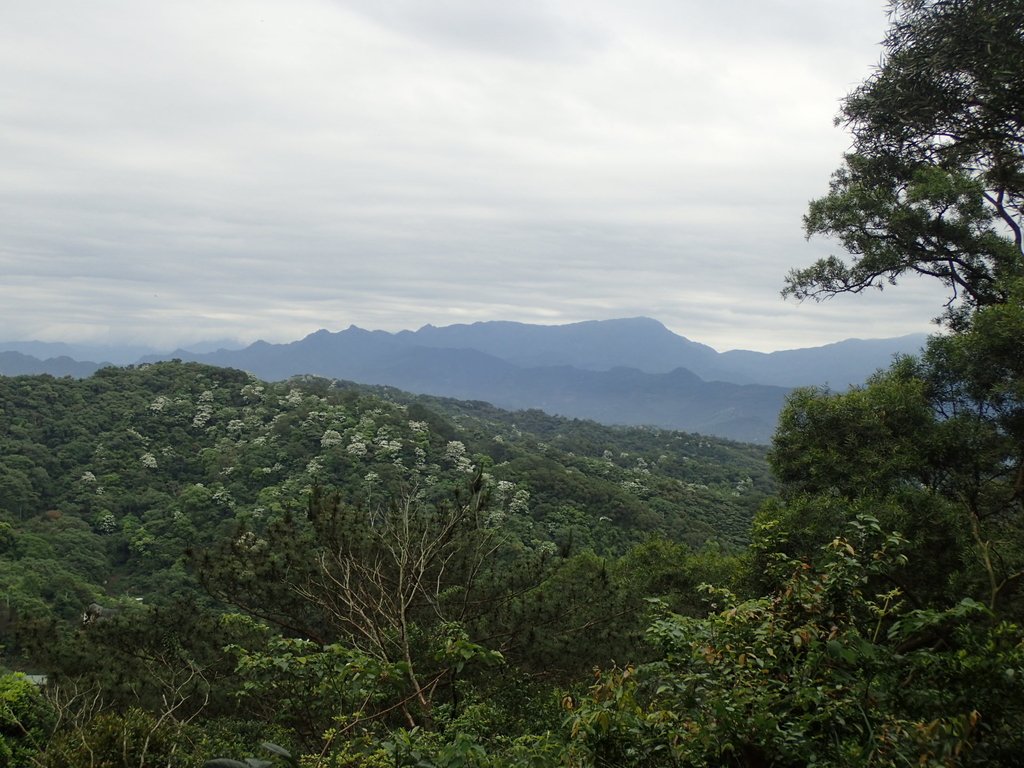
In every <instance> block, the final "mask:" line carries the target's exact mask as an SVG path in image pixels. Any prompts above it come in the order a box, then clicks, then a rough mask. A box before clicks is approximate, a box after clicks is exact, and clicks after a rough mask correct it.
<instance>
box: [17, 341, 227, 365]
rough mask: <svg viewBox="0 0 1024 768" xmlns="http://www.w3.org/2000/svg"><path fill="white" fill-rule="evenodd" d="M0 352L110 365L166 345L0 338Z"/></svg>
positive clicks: (203, 347) (201, 346)
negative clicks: (65, 358) (104, 362)
mask: <svg viewBox="0 0 1024 768" xmlns="http://www.w3.org/2000/svg"><path fill="white" fill-rule="evenodd" d="M244 346H245V345H244V344H242V343H241V342H238V341H233V340H229V339H219V340H215V341H199V342H196V343H195V344H189V345H188V347H187V349H188V350H189V351H190V352H196V353H203V352H214V351H216V350H218V349H241V348H242V347H244ZM0 352H21V353H22V354H23V355H29V356H31V357H35V358H38V359H39V360H45V359H47V358H56V357H69V358H71V359H73V360H79V361H86V360H104V361H106V362H107V363H109V364H113V365H130V364H131V363H134V362H136V361H138V360H140V359H141V358H145V357H150V356H154V355H157V356H160V355H165V354H166V353H167V350H166V349H159V348H157V347H150V346H144V345H141V344H68V343H64V342H61V341H0Z"/></svg>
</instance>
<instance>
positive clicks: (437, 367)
mask: <svg viewBox="0 0 1024 768" xmlns="http://www.w3.org/2000/svg"><path fill="white" fill-rule="evenodd" d="M923 341H924V337H923V336H905V337H902V338H898V339H881V340H869V341H862V340H857V339H850V340H847V341H842V342H838V343H836V344H830V345H828V346H825V347H815V348H809V349H796V350H787V351H783V352H773V353H761V352H749V351H732V352H725V353H719V352H716V351H715V350H714V349H712V348H711V347H708V346H705V345H704V344H698V343H697V342H694V341H691V340H689V339H687V338H685V337H683V336H680V335H678V334H675V333H673V332H672V331H670V330H669V329H667V328H666V327H665V326H664V325H662V324H661V323H659V322H658V321H656V320H652V319H650V318H645V317H636V318H628V319H621V320H604V321H591V322H584V323H573V324H570V325H560V326H544V325H529V324H526V323H512V322H484V323H473V324H471V325H451V326H447V327H443V328H437V327H434V326H430V325H427V326H424V327H423V328H420V329H419V330H418V331H402V332H400V333H387V332H385V331H367V330H363V329H362V328H358V327H356V326H354V325H353V326H350V327H349V328H347V329H346V330H344V331H340V332H336V333H331V332H329V331H325V330H321V331H317V332H316V333H312V334H310V335H309V336H307V337H305V338H304V339H300V340H298V341H294V342H291V343H288V344H270V343H267V342H265V341H258V342H256V343H255V344H251V345H249V346H248V347H244V348H242V349H237V348H235V349H230V348H218V349H216V351H212V348H213V347H214V346H216V345H217V344H218V342H211V343H208V344H203V345H199V346H197V348H196V349H195V350H192V351H189V350H176V351H174V352H172V353H169V354H151V355H147V356H145V357H143V358H141V360H140V362H147V361H155V360H166V359H170V358H180V359H182V360H194V361H197V362H203V363H208V364H211V365H219V366H228V367H233V368H241V369H243V370H247V371H250V372H252V373H254V374H255V375H257V376H259V377H260V378H263V379H268V380H272V381H279V380H282V379H286V378H289V377H291V376H294V375H297V374H312V375H317V376H325V377H329V378H337V379H345V380H350V381H354V382H359V383H363V384H386V385H390V386H393V387H398V388H400V389H403V390H406V391H408V392H413V393H418V394H432V395H442V396H447V397H453V398H460V399H467V400H486V401H488V402H491V403H493V404H494V405H497V406H500V407H502V408H509V409H516V408H540V409H543V410H545V411H548V412H550V413H553V414H558V415H562V416H569V417H577V418H589V419H594V420H597V421H601V422H605V423H611V424H652V425H657V426H661V427H668V428H674V429H682V430H687V431H693V432H704V433H708V434H715V435H721V436H723V437H729V438H733V439H742V440H754V441H764V440H767V439H768V438H769V437H770V435H771V433H772V431H773V429H774V424H775V420H776V417H777V414H778V411H779V409H780V408H781V406H782V403H783V400H784V396H785V393H786V391H787V389H786V388H788V387H793V386H800V385H810V384H819V385H829V386H831V387H832V388H833V389H845V388H846V387H847V386H848V385H850V384H858V383H861V382H863V381H864V379H866V378H867V377H868V376H869V375H870V374H871V373H873V372H874V371H875V370H876V369H878V368H882V367H885V366H887V365H888V364H889V362H890V361H891V359H892V356H893V355H894V354H896V353H908V352H914V351H916V350H917V349H918V348H920V346H921V345H922V344H923ZM52 346H54V345H50V346H48V347H47V348H51V347H52ZM58 346H60V348H61V349H69V350H70V349H73V348H74V347H73V345H58ZM12 354H13V353H12ZM107 359H109V358H107ZM69 362H71V361H69ZM37 363H39V365H42V364H43V363H42V361H37ZM11 365H12V366H13V365H14V363H13V362H12V363H11ZM87 365H91V366H92V370H94V369H95V367H97V366H96V364H87ZM17 370H18V372H24V373H35V372H41V371H46V372H54V371H61V372H59V373H57V375H88V373H91V370H89V369H88V368H87V367H86V368H84V369H82V370H85V371H86V372H85V373H81V372H74V370H75V369H71V368H67V367H65V368H64V369H59V368H54V367H53V366H51V367H50V368H49V369H47V368H41V367H39V366H36V367H31V366H29V365H27V364H26V363H25V362H24V361H23V362H22V364H21V368H18V369H17ZM709 382H710V383H709Z"/></svg>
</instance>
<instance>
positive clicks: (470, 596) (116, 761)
mask: <svg viewBox="0 0 1024 768" xmlns="http://www.w3.org/2000/svg"><path fill="white" fill-rule="evenodd" d="M1022 99H1024V7H1022V6H1021V5H1020V3H1019V2H1017V1H1016V0H1013V1H1012V2H1011V0H897V1H896V2H894V3H893V4H892V25H891V29H890V32H889V35H888V37H887V39H886V42H885V56H884V58H883V62H882V65H881V66H880V68H879V70H878V71H877V73H876V74H875V75H874V76H872V77H871V78H870V79H869V80H868V81H867V82H866V83H865V84H864V85H863V86H862V87H860V88H858V89H857V90H856V91H855V92H854V93H853V94H851V96H850V97H848V99H847V100H846V101H845V102H844V118H845V119H846V120H847V121H848V123H849V125H850V127H851V128H852V130H853V133H854V138H855V142H854V148H853V150H852V152H851V153H850V154H849V155H848V156H847V158H846V159H845V162H844V165H843V167H842V168H841V169H840V170H839V171H838V172H837V173H836V175H835V177H834V179H833V184H832V188H831V190H830V192H829V194H828V195H827V196H826V197H825V198H822V199H821V200H819V201H816V202H814V203H812V205H811V209H810V212H809V214H808V216H807V227H808V231H809V232H810V233H822V234H828V235H835V236H837V237H838V239H839V240H840V241H841V242H842V244H843V245H844V246H845V247H846V248H847V250H848V251H849V254H850V255H849V256H848V257H847V258H845V259H843V258H839V257H831V258H829V259H826V260H823V261H821V262H819V263H817V264H815V265H812V266H811V267H809V268H806V269H800V270H796V271H794V272H793V273H792V274H791V276H790V278H789V288H788V289H787V290H788V293H790V294H792V295H794V296H800V297H823V296H828V295H832V294H835V293H837V292H847V291H849V292H854V293H856V292H859V291H861V290H864V289H866V288H868V287H871V286H874V285H877V284H879V283H885V282H898V281H899V280H900V279H901V278H902V277H903V276H904V275H907V274H909V273H913V274H919V275H924V276H930V277H933V278H936V279H938V280H940V281H942V282H943V283H944V284H945V285H947V286H948V287H949V289H950V293H951V295H950V300H949V303H948V304H947V306H946V308H945V312H944V314H943V318H942V322H943V324H944V328H943V333H942V334H941V335H937V336H936V337H934V338H932V339H931V340H930V341H929V343H928V346H927V348H926V350H925V351H924V352H923V353H922V354H921V355H920V356H918V357H913V358H904V359H901V360H899V361H897V362H896V363H895V364H894V365H893V366H892V367H891V368H890V369H889V370H887V371H885V372H882V373H880V374H878V375H877V376H876V377H874V378H873V379H872V380H871V381H870V382H868V384H867V385H865V386H864V387H861V388H857V389H854V390H851V391H848V392H843V393H831V392H828V391H825V390H821V389H806V390H801V391H798V392H797V393H796V394H795V395H794V396H793V397H791V398H790V400H789V403H788V405H787V407H786V409H785V411H784V412H783V416H782V419H781V421H780V425H779V429H778V431H777V433H776V436H775V440H774V443H773V446H772V449H771V451H770V454H769V462H770V464H771V467H772V469H773V471H774V473H775V476H776V479H777V482H778V488H777V494H776V495H775V496H774V497H773V498H771V499H768V500H767V501H765V502H764V503H763V504H762V505H761V507H760V509H759V511H758V513H757V516H756V519H755V521H754V525H753V527H752V529H750V530H751V534H750V539H751V541H750V543H749V546H748V547H747V548H746V549H745V551H744V552H743V554H742V556H740V557H738V558H737V557H734V556H732V555H731V554H730V544H731V543H735V544H740V542H739V541H738V535H737V534H735V533H733V531H732V528H731V527H724V526H723V525H722V523H723V521H726V520H727V519H728V515H727V514H725V513H724V512H723V513H722V514H716V515H713V516H708V515H705V516H704V517H702V516H701V514H700V513H699V512H698V511H697V510H700V509H705V510H706V509H710V508H711V507H712V506H713V505H715V504H718V505H722V504H724V503H726V502H728V501H729V500H730V499H731V500H732V501H731V503H732V504H734V505H738V506H737V507H736V509H737V510H739V509H741V508H743V505H744V504H745V503H747V502H748V501H752V500H753V497H754V496H756V495H757V493H758V492H759V491H760V489H762V488H764V487H766V486H765V485H763V483H765V479H764V477H763V476H762V475H761V474H759V473H758V472H756V471H751V470H747V471H745V472H743V474H742V476H741V475H740V474H739V472H741V471H740V470H738V467H740V466H743V467H747V466H749V467H751V468H753V467H754V466H756V454H750V453H747V451H748V450H749V449H746V448H744V447H741V446H735V445H729V444H717V443H708V441H706V440H703V439H700V438H695V437H690V436H683V435H674V434H672V433H653V434H650V433H644V432H641V431H633V432H619V433H614V437H615V439H613V434H612V433H609V432H607V431H605V430H603V429H602V428H600V427H597V426H595V425H589V424H571V423H569V422H565V421H561V420H553V419H550V418H549V417H546V416H544V415H543V414H538V413H532V412H528V413H524V414H516V415H515V416H514V417H511V416H508V415H504V414H498V413H494V412H493V411H491V410H490V409H489V407H488V406H483V405H479V404H459V403H455V402H451V401H440V400H434V401H417V400H406V399H403V396H400V395H398V394H397V393H391V392H387V391H382V392H380V393H378V395H374V396H370V395H368V394H366V393H365V391H363V390H358V389H338V388H332V387H331V385H330V384H329V383H327V382H322V381H312V380H311V381H308V382H304V383H292V384H290V385H286V386H282V387H267V386H266V385H261V384H259V383H258V382H256V381H253V380H251V379H249V378H247V377H245V376H244V375H243V374H239V373H237V372H232V371H219V370H215V369H209V368H200V367H192V366H154V367H151V368H145V369H139V370H136V371H130V372H126V373H121V374H117V373H114V372H106V373H103V372H101V374H100V375H98V376H97V377H95V380H89V382H90V383H87V384H85V385H84V386H86V387H87V388H88V389H81V390H76V389H75V386H76V385H71V384H65V383H64V382H56V381H54V380H28V379H21V380H11V382H10V383H8V384H5V385H8V386H10V387H11V388H12V389H11V390H10V392H11V393H12V394H9V395H8V396H7V399H6V400H5V401H4V402H3V408H4V418H5V419H7V422H6V425H7V426H6V431H5V432H4V434H6V435H9V436H10V437H9V438H7V439H9V440H13V441H17V442H16V444H14V443H12V444H10V445H8V446H6V448H8V449H9V450H5V452H4V453H3V454H2V455H3V459H4V462H5V472H4V478H5V479H4V481H3V482H4V485H3V486H2V492H3V496H2V502H0V503H3V504H4V505H6V506H5V510H6V513H7V514H6V519H5V523H6V525H5V526H4V527H3V529H2V530H0V546H2V547H3V548H4V550H3V551H4V555H5V561H4V562H5V568H6V571H5V574H6V575H5V578H7V579H8V580H10V579H12V578H13V579H18V578H21V579H23V580H22V581H21V582H18V583H17V584H15V586H14V588H13V589H12V588H8V590H7V594H8V595H11V596H13V599H12V598H8V600H7V614H6V618H5V621H6V622H7V626H6V629H8V630H9V628H11V627H14V628H16V629H17V634H16V635H14V643H15V646H14V652H15V653H18V654H22V655H23V656H30V657H31V658H33V659H34V660H35V662H36V663H37V664H39V665H40V666H41V667H42V668H45V669H46V670H47V671H49V672H51V673H52V674H53V682H52V684H51V685H50V686H49V687H48V688H47V689H46V693H45V694H43V693H40V692H39V691H37V690H36V689H35V688H34V686H33V685H32V683H31V682H30V681H28V680H27V679H26V678H24V677H21V676H18V675H6V676H4V677H2V678H0V705H2V706H0V739H2V741H0V749H2V750H6V752H0V755H2V756H3V757H4V758H6V759H7V760H8V762H13V764H33V763H34V764H36V765H41V766H47V765H53V766H56V765H61V766H63V765H182V766H184V765H190V764H195V762H196V761H197V760H201V759H203V758H206V757H209V756H211V755H214V754H219V755H223V756H224V757H223V758H222V759H220V760H214V761H212V762H210V763H209V765H211V766H233V767H236V766H239V765H242V766H245V765H250V766H251V765H267V764H274V763H277V764H292V765H306V766H420V767H423V768H426V767H429V766H451V767H452V768H454V767H455V766H510V765H512V766H515V765H518V766H580V767H583V766H587V767H588V768H589V767H591V766H593V767H595V768H596V767H597V766H602V767H603V766H624V767H625V766H637V767H640V766H644V767H653V766H711V765H715V766H720V765H730V766H750V767H754V766H769V765H771V766H808V765H818V766H866V765H872V766H875V765H878V766H902V765H932V766H960V765H984V766H991V765H996V766H1000V765H1005V766H1014V765H1018V764H1019V763H1020V754H1021V752H1022V748H1024V743H1022V742H1024V628H1022V624H1021V623H1022V621H1024V599H1022V594H1021V579H1022V576H1024V530H1022V522H1021V514H1022V512H1024V508H1022V507H1024V354H1022V349H1024V346H1022V344H1021V339H1022V338H1024V252H1022V238H1021V226H1022V211H1021V201H1022V199H1024V151H1022V150H1024V128H1022V125H1021V114H1022V113H1024V108H1022V107H1024V102H1022ZM118 376H121V377H124V378H123V379H118V378H117V377H118ZM115 381H121V382H133V381H134V382H135V385H133V386H127V385H126V386H125V390H126V394H125V395H124V396H122V395H121V394H120V393H119V392H118V391H117V386H116V385H115V384H114V382H115ZM160 382H165V385H164V384H160ZM161 386H163V389H161V388H160V387H161ZM19 387H21V389H19ZM64 387H66V388H64ZM86 392H89V395H88V397H86V395H85V393H86ZM379 395H384V396H385V397H380V396H379ZM94 398H98V400H96V402H103V403H104V405H103V408H101V409H96V410H91V409H89V408H86V409H85V411H87V412H89V413H91V414H92V415H91V416H90V417H88V418H87V419H85V420H84V421H80V420H78V419H77V418H72V419H70V420H68V421H63V420H62V418H63V415H66V414H69V413H71V412H73V410H74V408H75V407H76V402H77V403H81V402H84V401H86V400H88V401H89V402H93V401H94ZM22 400H24V401H25V402H30V403H31V406H30V407H27V408H24V409H21V408H20V406H18V405H17V404H18V403H19V402H21V401H22ZM8 403H10V405H9V404H8ZM9 414H14V416H15V418H14V419H13V420H11V419H10V416H9ZM321 414H324V415H323V416H321ZM126 425H131V426H130V429H131V430H133V431H128V429H127V428H126ZM577 427H578V428H579V429H580V431H579V432H575V431H574V430H575V429H576V428H577ZM200 435H202V436H203V437H202V438H200V437H199V436H200ZM100 438H102V439H100ZM207 438H210V439H212V440H213V443H212V444H209V443H207V442H206V440H207ZM620 438H621V439H622V440H625V441H626V443H628V445H627V444H624V443H619V442H616V440H618V439H620ZM648 441H650V442H648ZM311 446H312V452H311ZM630 446H633V447H630ZM644 446H646V447H644ZM684 446H685V447H684ZM335 449H338V450H335ZM417 449H418V450H417ZM638 454H639V455H638ZM655 454H657V455H655ZM128 455H131V456H133V458H134V463H130V464H128V463H125V462H123V461H120V459H121V458H123V457H124V456H128ZM712 457H713V458H715V459H726V458H728V459H729V461H730V462H732V464H733V466H735V467H737V471H736V472H735V473H733V474H729V473H728V472H727V473H726V474H725V475H723V476H720V481H718V482H715V481H712V478H711V477H706V478H704V479H701V475H699V474H688V473H691V472H692V471H694V470H696V471H697V472H703V471H705V470H711V467H710V465H709V464H706V463H704V462H706V461H707V460H708V459H709V458H712ZM640 459H642V461H641V460H640ZM271 462H274V463H271ZM691 462H694V463H693V465H692V466H691ZM85 465H88V466H90V467H93V466H94V468H90V469H88V470H87V471H88V472H90V473H91V475H92V476H91V477H89V476H88V475H86V473H85V471H83V472H82V474H81V475H79V476H78V477H75V474H77V473H78V470H79V469H80V468H81V467H83V466H85ZM278 465H280V466H278ZM723 466H729V465H723ZM65 470H67V471H65ZM711 471H714V470H711ZM192 472H200V473H205V474H201V475H200V479H199V480H194V479H191V481H190V482H191V485H188V484H183V483H181V481H180V480H176V479H175V478H180V477H186V476H187V477H189V478H192V477H193V475H192V474H190V473H192ZM160 473H165V474H160ZM153 477H160V478H162V479H161V480H160V482H158V483H156V484H155V485H154V484H153V482H152V481H151V478H153ZM712 477H713V476H712ZM428 478H433V479H431V480H429V481H428ZM747 478H749V480H748V479H747ZM254 480H255V482H254ZM175 483H177V484H175ZM199 483H201V485H200V484H199ZM702 486H706V487H702ZM101 491H102V492H101ZM690 493H692V494H697V495H695V496H693V497H690V496H688V495H687V494H690ZM161 494H162V495H161ZM526 494H529V495H526ZM673 494H676V496H673ZM699 494H704V495H703V496H700V495H699ZM115 498H116V499H118V500H119V501H118V503H117V504H116V505H115V506H111V505H110V502H109V501H108V500H109V499H115ZM662 498H666V499H672V501H671V502H670V505H671V506H672V507H673V508H674V509H676V510H679V509H682V510H685V514H686V518H687V523H686V526H685V528H684V527H680V528H678V529H676V528H673V527H672V524H671V521H672V520H675V519H677V517H674V516H673V514H670V513H669V510H668V508H666V507H665V506H663V504H662V503H661V499H662ZM691 498H692V500H694V501H695V502H696V503H695V504H694V505H693V506H686V505H685V504H683V501H685V500H686V499H691ZM296 499H301V500H302V503H301V504H296V502H295V500H296ZM57 500H59V502H60V504H61V505H63V506H64V509H61V508H59V507H58V506H52V504H53V503H55V502H56V501H57ZM161 504H166V505H167V506H166V509H165V510H164V511H163V512H162V513H160V514H148V511H149V510H160V509H161V508H162V507H161ZM542 505H544V506H542ZM40 510H42V514H41V515H40V512H39V511H40ZM65 512H66V514H65ZM111 520H112V521H113V525H112V526H111V525H110V521H111ZM701 524H704V525H707V526H712V527H713V526H719V527H718V528H717V533H716V536H715V538H716V541H717V542H718V544H717V545H716V546H710V547H709V546H705V547H704V548H703V549H700V550H697V549H695V548H694V545H698V544H699V543H700V541H705V540H707V538H708V536H709V535H710V530H709V531H708V534H700V533H698V534H696V536H695V534H694V533H693V532H694V531H700V525H701ZM47 526H49V527H47ZM161 526H163V527H161ZM648 532H649V533H656V534H657V535H656V536H649V535H647V533H648ZM687 536H690V537H694V536H695V537H694V538H692V542H691V545H690V546H687V545H686V544H683V543H680V539H686V537H687ZM165 537H166V538H165ZM172 537H177V539H173V538H172ZM104 541H107V542H110V543H111V544H112V545H113V546H112V547H111V549H110V551H109V552H107V554H106V555H104V556H100V555H98V554H96V553H99V552H102V542H104ZM165 541H173V545H170V544H168V545H165ZM183 549H184V550H191V552H192V554H191V555H190V556H189V558H188V560H187V562H186V561H185V560H183V559H180V557H179V556H178V555H176V554H175V555H174V556H173V557H172V552H173V553H177V552H180V551H182V550H183ZM83 553H93V554H92V555H90V556H83ZM147 558H151V559H149V560H147ZM161 558H163V559H161ZM175 558H179V559H175ZM55 561H56V562H57V563H58V564H59V565H60V568H63V571H62V570H61V569H60V568H58V567H57V565H54V562H55ZM12 563H16V564H17V567H15V566H14V565H11V564H12ZM111 563H115V564H116V566H117V567H116V570H114V571H108V570H105V569H106V568H108V567H109V566H110V564H111ZM32 568H34V569H35V570H34V571H33V570H32ZM32 573H34V576H29V577H26V576H25V574H32ZM83 574H92V576H89V577H84V576H83ZM154 574H159V587H158V586H157V583H156V582H153V581H150V580H152V579H154V578H156V577H155V576H154ZM112 578H116V579H118V580H121V583H122V584H123V585H124V586H125V587H126V588H127V587H130V588H131V589H133V590H141V591H145V592H146V594H147V595H148V594H150V593H152V594H153V595H160V597H159V599H157V598H154V599H153V601H152V602H148V601H147V602H145V603H143V604H141V605H140V604H134V602H133V601H125V602H124V603H122V604H120V605H117V606H114V605H108V606H106V607H105V608H104V607H102V606H98V607H97V608H95V609H93V610H92V611H90V612H89V620H88V621H87V622H86V623H85V624H84V625H79V624H77V623H74V622H72V621H70V619H71V616H72V614H73V613H74V611H75V610H77V607H78V606H80V605H81V603H82V602H83V601H84V600H86V599H89V598H90V597H91V594H90V590H93V591H95V592H96V593H97V594H98V580H101V579H108V580H109V579H112ZM90 579H93V581H90ZM175 579H177V581H175ZM196 580H198V582H199V583H201V584H202V585H203V587H204V590H203V592H201V593H199V592H197V591H196V590H195V588H194V587H195V584H196ZM702 582H703V583H705V584H704V586H699V585H700V584H701V583H702ZM9 583H13V582H9ZM89 584H93V585H94V586H93V587H90V586H89ZM106 588H107V590H108V591H110V592H116V591H117V584H114V585H111V584H110V583H109V581H108V584H107V585H106ZM112 609H113V610H112ZM645 614H646V615H645ZM62 617H63V618H65V621H64V622H63V623H62V622H61V618H62ZM645 626H646V632H644V630H643V627H645ZM7 636H9V632H8V634H5V637H7ZM641 637H643V638H645V640H644V641H643V642H642V641H641ZM9 652H10V651H9ZM595 666H596V667H597V669H596V671H595V672H594V673H592V674H588V672H587V670H588V669H589V668H591V667H595ZM261 740H267V742H269V743H266V744H265V745H264V747H263V748H262V751H261V752H260V755H261V756H260V757H246V756H247V755H252V754H254V752H255V751H257V750H258V748H257V744H258V742H260V741H261ZM243 757H246V759H247V763H243V762H239V761H238V760H239V759H240V758H243ZM261 760H266V762H261Z"/></svg>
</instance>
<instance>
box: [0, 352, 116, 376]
mask: <svg viewBox="0 0 1024 768" xmlns="http://www.w3.org/2000/svg"><path fill="white" fill-rule="evenodd" d="M104 365H106V364H101V363H91V362H88V361H82V362H79V361H78V360H72V359H71V358H70V357H67V356H61V357H50V358H47V359H45V360H40V359H39V358H37V357H34V356H32V355H26V354H23V353H21V352H11V351H7V352H0V376H31V375H34V374H38V373H48V374H50V375H51V376H72V377H74V378H76V379H82V378H85V377H86V376H92V375H93V374H94V373H95V372H96V371H98V370H99V369H100V368H102V367H104Z"/></svg>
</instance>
